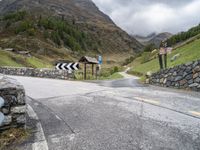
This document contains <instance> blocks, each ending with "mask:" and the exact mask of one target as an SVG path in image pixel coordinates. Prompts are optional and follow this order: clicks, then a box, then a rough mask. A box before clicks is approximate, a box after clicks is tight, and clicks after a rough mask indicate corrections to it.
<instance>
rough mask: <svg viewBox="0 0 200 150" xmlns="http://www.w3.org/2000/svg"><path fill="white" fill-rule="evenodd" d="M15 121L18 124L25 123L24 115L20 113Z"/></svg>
mask: <svg viewBox="0 0 200 150" xmlns="http://www.w3.org/2000/svg"><path fill="white" fill-rule="evenodd" d="M16 121H17V123H18V124H25V123H26V116H25V115H20V116H18V117H17V118H16Z"/></svg>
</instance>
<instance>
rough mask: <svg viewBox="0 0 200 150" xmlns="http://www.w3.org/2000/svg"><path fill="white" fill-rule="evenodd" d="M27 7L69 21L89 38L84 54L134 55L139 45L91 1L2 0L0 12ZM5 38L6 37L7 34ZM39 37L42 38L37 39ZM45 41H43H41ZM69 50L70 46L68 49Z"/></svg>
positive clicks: (46, 15) (33, 13)
mask: <svg viewBox="0 0 200 150" xmlns="http://www.w3.org/2000/svg"><path fill="white" fill-rule="evenodd" d="M17 10H26V11H27V12H29V13H30V14H32V15H34V16H35V18H39V16H40V15H42V17H44V16H45V17H49V16H56V17H59V18H62V19H64V20H67V21H68V22H71V23H72V24H73V25H74V26H75V28H78V29H79V30H80V32H84V33H86V34H87V35H88V37H89V39H90V40H91V43H92V44H91V45H92V46H88V47H89V48H88V49H87V51H86V52H84V53H94V54H116V53H117V54H119V53H126V54H127V55H128V54H135V53H137V52H139V51H140V50H141V48H142V45H141V44H140V43H139V42H138V41H137V40H135V39H134V38H132V37H130V36H129V35H128V34H127V33H126V32H124V31H123V30H121V29H120V28H118V27H117V26H116V25H115V24H114V23H113V21H112V20H111V19H110V18H109V17H108V16H107V15H105V14H104V13H102V12H101V11H99V9H98V8H97V7H96V5H95V4H94V3H93V2H92V1H91V0H57V1H55V0H34V1H33V0H2V1H0V14H6V13H8V12H15V11H17ZM6 38H9V37H8V35H7V37H6ZM39 40H41V39H39ZM42 42H44V41H42ZM20 46H21V47H22V45H20ZM69 50H71V49H69Z"/></svg>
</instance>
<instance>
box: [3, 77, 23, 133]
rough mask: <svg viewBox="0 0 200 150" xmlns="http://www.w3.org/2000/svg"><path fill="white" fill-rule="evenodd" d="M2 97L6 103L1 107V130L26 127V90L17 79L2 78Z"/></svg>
mask: <svg viewBox="0 0 200 150" xmlns="http://www.w3.org/2000/svg"><path fill="white" fill-rule="evenodd" d="M0 97H1V99H3V101H4V104H3V105H2V106H1V108H0V113H1V114H2V115H1V120H2V122H1V123H0V131H3V130H6V129H9V128H11V127H24V126H25V123H26V101H25V91H24V88H23V86H22V85H20V84H19V83H18V82H17V81H16V80H14V79H11V78H6V77H3V78H2V79H0Z"/></svg>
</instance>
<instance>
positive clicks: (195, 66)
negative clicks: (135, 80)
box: [149, 60, 200, 91]
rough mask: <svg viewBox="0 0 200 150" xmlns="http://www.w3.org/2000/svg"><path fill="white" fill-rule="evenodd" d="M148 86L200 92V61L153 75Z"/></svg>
mask: <svg viewBox="0 0 200 150" xmlns="http://www.w3.org/2000/svg"><path fill="white" fill-rule="evenodd" d="M149 82H150V84H154V85H159V86H164V87H172V88H179V89H191V90H194V91H200V60H199V61H194V62H190V63H187V64H183V65H179V66H176V67H174V68H170V69H166V70H161V71H160V72H157V73H154V74H152V75H151V77H150V79H149Z"/></svg>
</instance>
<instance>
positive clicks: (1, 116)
mask: <svg viewBox="0 0 200 150" xmlns="http://www.w3.org/2000/svg"><path fill="white" fill-rule="evenodd" d="M4 103H5V100H4V99H3V98H2V97H0V110H1V108H2V107H3V106H4ZM4 119H5V116H4V114H3V113H2V112H1V111H0V126H1V125H2V124H3V121H4Z"/></svg>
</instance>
